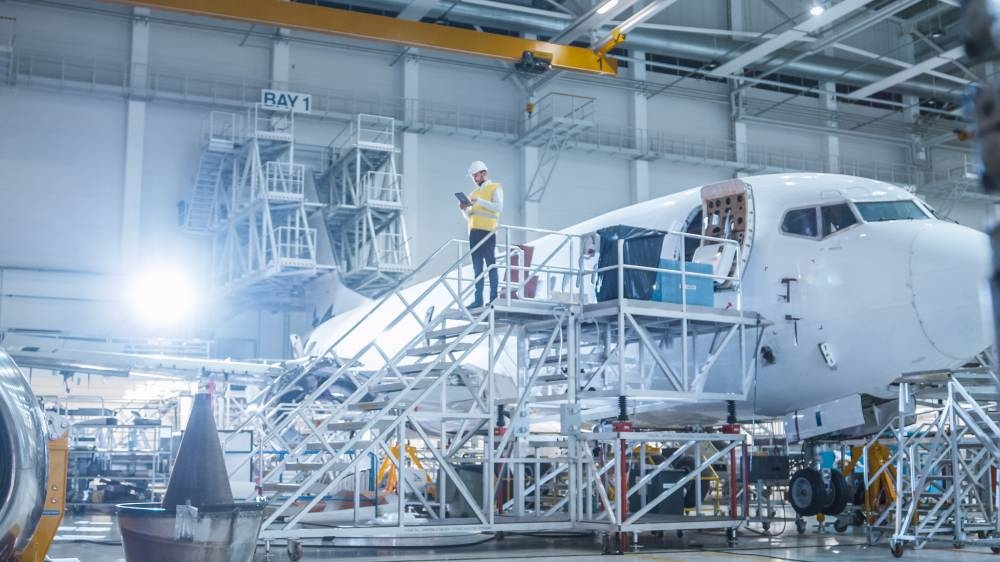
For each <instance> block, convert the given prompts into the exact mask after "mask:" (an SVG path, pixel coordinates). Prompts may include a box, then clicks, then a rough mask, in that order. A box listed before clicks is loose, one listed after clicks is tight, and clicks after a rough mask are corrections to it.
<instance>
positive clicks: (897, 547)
mask: <svg viewBox="0 0 1000 562" xmlns="http://www.w3.org/2000/svg"><path fill="white" fill-rule="evenodd" d="M889 552H891V553H892V556H893V557H894V558H902V556H903V543H901V542H895V543H889Z"/></svg>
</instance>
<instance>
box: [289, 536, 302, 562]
mask: <svg viewBox="0 0 1000 562" xmlns="http://www.w3.org/2000/svg"><path fill="white" fill-rule="evenodd" d="M285 550H287V551H288V559H289V560H291V561H292V562H298V561H299V560H302V543H300V542H299V541H297V540H295V539H288V545H287V546H286V548H285Z"/></svg>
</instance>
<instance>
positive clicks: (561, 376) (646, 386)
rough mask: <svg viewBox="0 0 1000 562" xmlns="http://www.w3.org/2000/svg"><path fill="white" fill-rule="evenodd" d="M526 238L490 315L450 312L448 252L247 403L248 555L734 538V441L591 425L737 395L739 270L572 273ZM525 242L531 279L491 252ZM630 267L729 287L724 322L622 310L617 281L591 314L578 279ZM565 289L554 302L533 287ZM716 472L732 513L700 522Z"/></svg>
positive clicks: (745, 357)
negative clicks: (428, 274)
mask: <svg viewBox="0 0 1000 562" xmlns="http://www.w3.org/2000/svg"><path fill="white" fill-rule="evenodd" d="M525 230H527V229H520V228H514V227H502V228H501V229H500V230H499V231H498V238H499V240H500V242H501V243H500V244H498V265H497V267H498V269H499V270H500V271H499V273H500V277H501V278H502V279H503V281H502V283H503V285H502V288H501V297H500V299H499V300H498V301H495V302H494V303H493V304H492V305H490V306H488V307H486V308H484V309H479V310H468V309H466V308H464V307H463V306H462V304H461V303H463V302H464V301H466V300H468V297H469V295H470V293H471V291H472V290H473V286H474V282H473V281H474V280H473V279H470V276H469V268H468V267H466V266H465V265H464V264H465V263H467V261H468V259H469V254H470V249H468V247H467V245H466V244H467V243H465V242H462V241H455V242H452V243H449V244H447V245H445V246H443V247H442V248H441V249H439V250H438V252H436V253H435V254H434V255H432V256H431V257H430V258H428V261H427V262H425V264H424V266H422V267H426V265H427V264H429V263H435V258H437V257H439V256H445V255H447V254H448V253H450V252H452V251H456V252H457V253H458V255H459V259H458V260H456V261H455V262H454V263H453V264H452V266H451V267H449V268H448V269H447V270H446V271H445V273H444V274H443V275H440V276H439V277H437V278H435V279H433V280H432V281H430V282H429V283H427V284H425V285H420V286H418V287H417V288H416V289H415V291H402V292H401V291H395V292H392V293H390V294H389V295H387V296H386V297H384V298H383V299H382V300H380V301H379V302H378V304H377V305H375V307H374V308H373V309H372V310H371V311H369V312H368V313H367V315H366V316H365V317H364V318H362V319H361V320H359V321H358V322H357V325H355V326H354V327H353V328H352V329H350V330H347V331H346V332H345V334H344V335H343V336H342V337H340V338H338V340H337V341H335V342H334V343H333V344H332V345H331V346H330V347H329V349H327V350H324V351H323V353H322V354H320V355H318V356H316V357H314V358H313V359H311V360H309V361H308V362H307V363H306V364H305V365H303V366H302V367H301V368H299V369H295V370H292V371H289V372H288V373H287V374H286V375H285V376H283V377H281V378H280V379H278V380H277V381H275V383H274V385H272V387H271V388H268V389H266V390H265V391H263V392H262V393H261V394H260V395H258V396H257V397H255V398H253V399H251V400H250V401H249V402H248V405H247V409H246V412H247V415H246V416H245V419H244V420H243V422H242V423H241V424H240V425H239V426H238V427H236V428H234V429H237V430H248V429H252V430H253V431H254V432H255V436H256V437H255V447H254V451H253V453H252V454H250V455H248V456H246V457H245V458H244V459H243V460H242V461H241V462H239V463H234V464H233V465H231V466H230V470H233V471H238V470H240V469H242V468H243V467H245V466H247V465H248V464H250V465H252V466H253V467H254V470H255V474H256V477H257V478H258V480H259V485H260V488H261V489H262V490H263V491H264V492H265V493H267V494H268V495H269V496H270V499H271V507H270V508H269V512H268V515H267V518H266V521H265V526H264V529H263V531H262V535H261V536H262V538H264V539H265V540H273V539H291V540H301V539H309V538H319V537H335V536H375V535H378V536H387V535H388V536H403V535H406V536H414V535H424V536H439V535H445V534H453V533H457V532H482V531H529V530H530V531H538V530H552V531H555V530H568V529H580V528H585V529H590V530H594V531H597V532H601V533H605V534H606V536H607V537H609V539H608V541H607V542H606V546H607V548H608V549H609V550H620V549H622V548H624V546H625V544H624V543H625V537H626V536H627V534H628V533H631V532H639V531H644V530H667V529H669V530H683V529H694V528H725V529H728V530H730V532H731V535H730V536H731V538H732V539H733V540H735V532H734V530H735V528H736V527H737V526H738V525H740V524H741V522H742V521H743V520H744V519H746V517H747V512H748V507H747V505H746V500H745V499H741V500H740V501H739V502H738V501H737V498H738V497H742V498H746V497H748V496H747V495H746V494H739V493H734V491H736V492H738V491H739V490H740V489H742V488H743V487H744V486H745V483H746V477H745V475H742V474H740V472H739V470H737V468H736V467H737V465H738V464H739V463H738V458H742V457H744V456H745V455H746V450H745V448H744V446H743V445H744V438H743V435H742V434H740V433H739V432H738V430H737V431H736V432H735V433H732V434H718V433H697V432H692V433H668V432H645V431H639V430H638V429H636V428H635V427H633V426H631V425H627V424H626V425H621V424H617V423H616V424H614V425H612V426H609V425H608V424H607V423H606V420H608V419H612V418H615V417H616V416H621V415H622V414H625V415H627V416H628V417H635V419H638V420H641V419H642V415H643V413H644V412H647V411H652V410H656V409H662V408H663V402H664V401H665V400H673V401H677V402H679V403H681V402H685V403H691V402H699V401H708V402H713V403H718V402H720V401H721V400H727V399H740V398H745V396H746V395H747V392H748V390H749V388H750V383H751V382H752V376H753V373H752V365H753V360H752V357H753V354H754V353H755V351H756V346H755V345H753V343H752V342H754V341H759V340H758V339H757V338H755V337H754V332H756V331H758V330H759V329H760V322H759V319H758V316H757V315H756V314H753V313H751V312H747V311H744V310H742V308H741V307H740V306H739V304H738V303H739V302H740V300H739V298H738V295H739V290H740V283H739V272H735V273H733V274H732V276H729V274H728V272H727V273H726V274H725V275H710V274H699V273H694V272H689V271H686V270H685V268H684V267H683V266H680V269H679V270H659V269H656V268H641V267H638V266H631V265H627V264H623V263H621V261H620V260H619V263H617V264H612V265H609V266H607V267H604V268H601V270H596V271H595V270H593V269H591V270H587V269H585V268H584V267H583V265H581V262H580V261H579V260H578V259H577V258H578V257H579V255H580V251H581V248H582V247H583V245H582V239H581V237H579V236H576V235H566V234H559V233H552V232H546V231H534V230H531V231H530V232H525ZM524 234H532V235H538V234H545V235H549V239H550V240H551V239H555V243H554V244H551V245H549V246H547V247H546V248H545V249H544V251H543V252H536V253H535V254H534V263H533V264H530V265H528V264H525V261H524V259H523V258H524V254H525V252H526V251H527V248H526V247H524V246H515V245H512V244H510V243H508V242H507V241H508V240H510V239H511V238H515V239H516V238H519V237H521V236H523V235H524ZM669 236H677V237H680V236H688V235H686V234H682V233H670V234H669ZM701 238H703V239H705V240H706V241H710V242H717V243H720V244H737V243H736V242H735V241H733V240H716V239H709V238H705V237H701ZM619 250H620V248H619ZM540 253H541V254H542V255H540ZM618 255H619V256H621V255H622V252H621V251H619V254H618ZM512 256H517V259H514V258H512ZM635 269H639V270H648V271H647V272H650V273H656V274H659V273H664V274H670V275H676V276H678V277H679V278H680V280H681V286H682V287H683V286H686V285H685V278H686V277H687V276H703V277H710V278H713V279H714V280H717V281H719V282H720V283H723V282H728V283H729V287H730V288H729V289H728V290H730V291H732V292H733V293H734V294H735V295H736V297H737V298H736V299H735V301H734V302H736V303H737V306H736V307H735V308H733V309H730V310H723V309H715V308H712V307H698V306H693V305H688V304H687V302H686V297H682V298H681V299H680V300H681V302H679V303H654V302H649V301H634V300H630V299H626V298H624V294H625V293H624V292H623V291H624V289H623V285H622V284H621V283H619V285H618V287H619V291H618V294H617V298H612V300H609V301H606V302H602V303H589V302H588V300H589V299H587V298H585V296H584V295H585V290H584V286H585V283H578V282H576V281H577V280H578V279H584V278H586V277H588V276H590V275H593V274H594V273H597V274H599V275H600V274H604V275H610V276H615V275H617V276H618V278H619V279H621V278H622V277H623V276H624V275H625V274H626V272H628V271H630V270H635ZM417 271H420V268H418V269H417ZM486 273H487V272H484V273H483V275H486ZM566 279H568V280H569V283H568V284H571V285H572V286H573V287H574V288H575V289H574V291H573V292H572V293H571V294H570V295H566V294H559V293H558V292H556V291H554V289H553V290H550V289H549V287H557V286H559V281H563V280H566ZM532 287H534V289H533V288H532ZM539 287H540V288H541V289H540V290H539ZM533 291H534V294H532V292H533ZM682 293H683V292H682ZM402 334H405V337H401V335H402ZM357 338H361V339H360V340H358V339H357ZM713 443H714V445H713ZM720 443H721V444H722V446H721V447H718V448H716V447H717V446H719V445H720ZM653 449H655V450H656V451H657V453H656V455H657V456H656V457H655V459H656V460H653V459H654V455H653V454H652V453H650V455H648V456H647V451H652V450H653ZM402 451H406V453H402ZM720 462H724V463H728V465H729V466H730V468H729V472H728V475H729V479H728V480H727V481H724V482H722V483H723V484H724V485H723V486H714V489H713V490H712V491H713V492H714V493H715V494H717V497H719V496H723V495H725V497H727V498H729V499H730V500H731V501H730V502H729V506H728V509H726V510H724V511H723V512H719V511H718V510H713V511H712V512H711V514H706V513H704V512H703V509H702V507H703V506H702V497H703V494H702V487H703V486H705V485H706V484H705V483H704V482H705V481H704V477H703V475H704V474H705V473H706V472H707V471H711V467H712V465H713V464H717V463H720ZM741 466H746V463H743V464H742V465H741ZM389 474H391V475H392V478H391V481H392V482H394V484H393V485H392V486H390V485H388V484H387V483H386V481H387V480H389V478H388V475H389ZM717 480H718V479H717ZM666 483H669V485H665V484H666ZM616 498H617V499H616ZM678 501H680V503H679V504H678V503H677V502H678ZM336 505H339V506H340V507H341V509H339V510H337V509H331V506H336ZM668 505H672V506H673V507H669V508H668V507H667V506H668ZM678 506H680V507H678ZM685 510H686V511H685ZM611 537H614V538H613V539H612V538H611Z"/></svg>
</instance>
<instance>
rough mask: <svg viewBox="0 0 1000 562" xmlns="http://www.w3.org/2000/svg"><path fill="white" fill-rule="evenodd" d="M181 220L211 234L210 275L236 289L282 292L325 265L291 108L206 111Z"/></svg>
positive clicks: (246, 293) (190, 227)
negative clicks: (319, 255) (243, 112)
mask: <svg viewBox="0 0 1000 562" xmlns="http://www.w3.org/2000/svg"><path fill="white" fill-rule="evenodd" d="M206 125H207V126H206V131H205V143H204V148H203V150H202V153H201V156H200V158H199V163H198V169H197V171H196V174H195V179H194V186H193V189H192V193H191V196H190V198H189V200H188V201H187V207H186V212H185V215H184V228H185V230H187V231H188V232H192V233H203V234H209V235H211V236H212V237H213V242H214V258H213V260H214V271H213V274H214V279H215V282H216V284H217V285H218V286H219V287H221V288H222V289H223V290H224V291H226V292H227V293H230V294H239V295H240V296H243V297H252V296H253V295H263V294H266V295H269V296H274V291H275V289H278V290H280V291H281V292H284V293H287V292H289V291H291V290H293V289H294V288H296V287H300V286H301V285H303V284H305V283H307V282H308V281H310V280H312V279H313V278H315V277H316V276H318V275H321V274H323V273H324V272H325V271H327V270H329V269H331V266H330V265H327V264H322V263H319V260H318V259H317V253H316V229H315V228H311V227H310V226H309V218H308V214H309V212H310V210H311V209H314V208H318V207H320V206H321V205H320V204H319V203H315V202H309V201H307V199H306V196H305V167H304V166H303V165H302V164H299V163H297V162H296V161H295V135H294V126H295V121H294V114H293V113H291V112H288V111H275V110H270V109H265V108H262V107H260V106H259V105H256V106H254V107H253V108H251V109H250V110H249V111H248V112H247V115H246V116H242V115H238V114H235V113H227V112H219V111H213V112H212V113H211V114H210V115H209V119H208V121H207V124H206Z"/></svg>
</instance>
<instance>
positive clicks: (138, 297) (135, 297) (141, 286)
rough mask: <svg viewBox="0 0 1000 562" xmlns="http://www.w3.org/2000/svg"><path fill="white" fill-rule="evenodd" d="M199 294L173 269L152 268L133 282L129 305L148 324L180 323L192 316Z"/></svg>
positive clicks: (164, 267) (165, 266)
mask: <svg viewBox="0 0 1000 562" xmlns="http://www.w3.org/2000/svg"><path fill="white" fill-rule="evenodd" d="M197 300H198V295H197V291H196V290H195V285H194V282H193V281H192V280H191V278H190V277H189V276H188V275H186V274H185V273H184V272H183V271H182V270H180V269H179V268H177V267H174V266H168V265H160V266H154V267H149V268H147V269H146V270H145V271H143V272H142V273H141V274H139V275H137V276H136V277H134V278H133V279H132V286H131V287H130V290H129V302H130V303H131V305H132V310H133V311H134V312H135V313H136V315H137V316H138V317H139V318H140V319H142V320H143V321H144V322H146V323H147V324H153V325H170V324H177V323H179V322H182V321H184V320H187V319H189V318H190V317H191V315H192V313H193V312H194V310H195V306H196V305H197Z"/></svg>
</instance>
